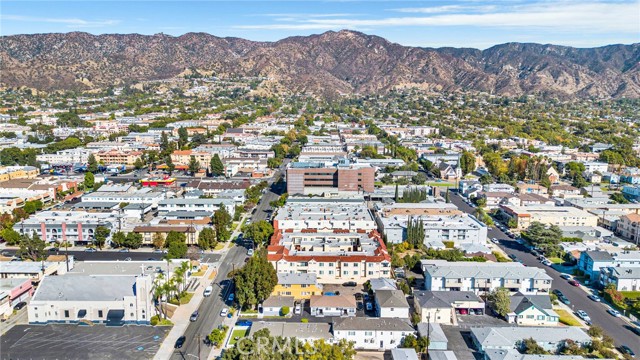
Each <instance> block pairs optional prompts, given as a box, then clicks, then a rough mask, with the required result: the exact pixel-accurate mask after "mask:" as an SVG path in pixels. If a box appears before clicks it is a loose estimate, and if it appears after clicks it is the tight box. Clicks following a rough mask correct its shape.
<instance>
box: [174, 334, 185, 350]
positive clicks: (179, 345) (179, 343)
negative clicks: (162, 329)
mask: <svg viewBox="0 0 640 360" xmlns="http://www.w3.org/2000/svg"><path fill="white" fill-rule="evenodd" d="M185 341H187V338H186V337H185V336H180V337H179V338H178V340H176V344H175V345H174V346H173V347H174V348H176V349H180V348H182V346H183V345H184V342H185Z"/></svg>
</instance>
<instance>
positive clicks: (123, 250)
mask: <svg viewBox="0 0 640 360" xmlns="http://www.w3.org/2000/svg"><path fill="white" fill-rule="evenodd" d="M118 252H129V249H126V248H125V249H120V250H118Z"/></svg>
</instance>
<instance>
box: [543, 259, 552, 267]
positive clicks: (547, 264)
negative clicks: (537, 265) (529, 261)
mask: <svg viewBox="0 0 640 360" xmlns="http://www.w3.org/2000/svg"><path fill="white" fill-rule="evenodd" d="M542 265H545V266H551V265H553V263H552V262H551V261H549V260H547V259H545V260H544V261H543V262H542Z"/></svg>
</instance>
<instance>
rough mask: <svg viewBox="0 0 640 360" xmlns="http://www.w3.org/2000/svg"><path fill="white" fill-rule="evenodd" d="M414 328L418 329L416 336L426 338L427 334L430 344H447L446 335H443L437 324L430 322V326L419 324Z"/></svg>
mask: <svg viewBox="0 0 640 360" xmlns="http://www.w3.org/2000/svg"><path fill="white" fill-rule="evenodd" d="M416 327H417V328H418V334H420V336H424V337H426V336H427V334H429V338H430V339H431V343H432V344H433V343H434V342H445V343H446V342H449V340H448V339H447V335H445V334H444V331H442V327H441V326H440V324H438V323H434V322H432V323H430V324H427V323H423V322H421V323H418V325H417V326H416ZM427 329H428V331H427Z"/></svg>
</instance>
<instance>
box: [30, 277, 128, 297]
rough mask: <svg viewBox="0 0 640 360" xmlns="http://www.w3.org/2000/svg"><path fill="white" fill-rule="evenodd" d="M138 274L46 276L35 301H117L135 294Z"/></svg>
mask: <svg viewBox="0 0 640 360" xmlns="http://www.w3.org/2000/svg"><path fill="white" fill-rule="evenodd" d="M135 283H136V276H131V275H123V276H115V275H88V276H45V277H44V279H42V281H41V282H40V285H39V286H38V290H37V291H36V293H35V295H34V296H33V301H117V300H122V299H123V298H124V297H125V296H135V291H134V288H135Z"/></svg>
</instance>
